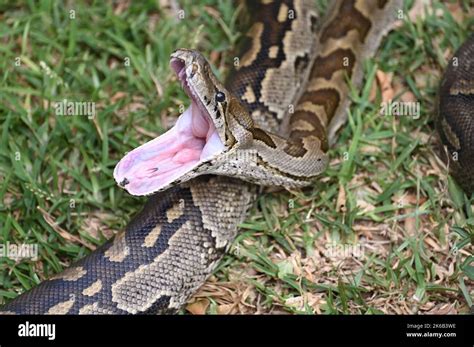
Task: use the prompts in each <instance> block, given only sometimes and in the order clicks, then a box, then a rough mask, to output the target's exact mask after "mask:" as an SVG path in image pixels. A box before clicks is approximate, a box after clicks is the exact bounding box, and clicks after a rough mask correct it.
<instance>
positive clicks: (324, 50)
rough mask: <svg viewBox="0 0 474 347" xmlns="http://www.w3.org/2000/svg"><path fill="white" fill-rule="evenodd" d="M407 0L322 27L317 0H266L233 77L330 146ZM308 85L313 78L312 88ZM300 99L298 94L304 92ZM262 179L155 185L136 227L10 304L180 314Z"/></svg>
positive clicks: (353, 10)
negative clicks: (160, 188) (365, 64)
mask: <svg viewBox="0 0 474 347" xmlns="http://www.w3.org/2000/svg"><path fill="white" fill-rule="evenodd" d="M400 8H401V1H398V0H397V1H383V0H379V1H376V0H373V1H355V0H354V1H349V0H348V1H337V2H335V3H334V4H333V5H332V6H331V9H330V10H329V11H328V15H327V17H326V18H327V19H326V20H325V21H324V24H323V25H322V26H321V28H320V31H319V34H318V35H317V34H316V31H317V28H318V17H317V15H316V12H315V10H314V7H313V3H312V1H268V0H267V1H262V2H261V3H259V4H258V6H257V7H256V8H255V9H253V10H252V14H253V18H254V21H253V25H252V27H251V28H250V30H249V32H248V34H247V36H246V39H245V40H244V41H243V42H244V43H243V51H242V52H243V53H242V54H240V55H239V57H240V63H239V64H238V66H237V67H235V69H234V70H233V71H232V72H231V74H230V77H229V78H228V80H227V83H226V85H227V87H228V88H229V90H230V91H231V92H232V93H233V94H234V95H235V96H237V97H238V98H239V99H240V100H241V101H242V103H243V104H244V105H245V106H246V107H247V109H248V111H249V112H250V114H251V116H252V118H253V119H254V121H255V123H256V124H258V126H259V127H260V128H262V129H265V130H269V131H276V130H277V128H278V127H279V125H280V124H281V123H282V128H281V129H282V130H281V133H282V134H285V136H287V137H288V138H290V139H292V140H293V141H294V143H295V144H296V145H295V146H294V147H289V148H288V149H287V150H288V152H289V153H291V155H293V156H295V157H298V156H300V155H302V153H301V152H300V151H299V148H301V146H298V145H297V144H298V141H300V139H301V138H302V137H306V136H316V137H318V139H320V141H321V142H322V143H323V144H324V149H325V150H327V148H328V147H329V145H330V144H331V143H332V142H333V141H334V137H335V136H334V135H335V133H336V131H337V129H338V128H339V127H341V126H342V125H343V124H344V122H345V118H346V108H347V105H348V103H349V99H348V87H347V81H346V78H349V79H350V80H351V82H352V83H353V84H354V85H356V86H357V85H359V84H360V82H361V80H362V65H361V62H362V61H363V60H364V59H365V58H367V57H370V56H371V55H373V54H374V52H375V51H376V49H377V47H378V45H379V43H380V40H381V38H382V36H383V35H384V34H385V33H386V32H387V31H388V30H389V29H390V28H391V24H392V23H393V22H394V21H395V19H396V15H397V13H396V11H397V10H399V9H400ZM305 86H306V88H305ZM298 99H299V100H300V101H299V102H298V103H297V102H296V101H297V100H298ZM256 191H257V186H255V185H252V184H249V183H245V182H243V181H240V180H238V179H233V178H229V177H222V176H202V177H198V178H196V179H193V180H192V181H189V182H187V183H185V184H182V185H180V186H176V187H173V188H171V189H169V190H167V191H165V192H161V193H158V194H156V195H154V196H152V197H151V198H150V199H149V201H148V202H147V203H146V205H145V207H144V209H143V210H142V211H141V212H140V213H139V214H138V215H137V216H136V217H135V218H134V219H133V220H132V221H131V222H130V223H129V225H128V226H127V228H126V230H125V231H123V232H122V233H119V234H118V235H117V236H116V237H115V239H114V240H113V241H110V242H108V243H106V244H105V245H103V246H102V247H100V248H99V249H97V250H96V251H94V252H93V253H91V254H90V255H88V256H87V257H85V258H84V259H82V260H80V261H79V262H77V263H75V264H73V265H71V267H69V268H68V269H66V270H65V271H64V272H62V273H60V274H58V275H56V276H54V277H52V278H50V279H49V280H47V281H44V282H42V283H41V284H40V285H38V286H37V287H35V288H33V289H32V290H30V291H29V292H27V293H25V294H23V295H21V296H19V297H17V298H16V299H14V300H13V301H11V302H10V303H8V304H7V305H5V306H4V307H3V308H2V311H3V313H11V314H143V313H171V312H175V311H176V310H177V309H179V308H180V307H182V305H183V304H184V303H185V302H186V300H187V299H188V298H189V297H190V296H191V295H192V294H193V293H194V292H195V291H196V290H197V289H198V288H199V286H201V285H202V284H203V283H204V281H205V280H206V278H207V277H208V276H209V275H210V274H211V273H212V271H213V269H214V268H215V267H216V265H217V264H218V262H219V260H220V259H221V257H222V255H223V254H224V252H225V250H226V249H227V248H228V246H229V245H230V243H231V242H232V240H233V239H234V237H235V235H236V233H237V226H238V224H239V223H240V222H242V221H243V219H244V218H245V216H246V213H247V210H248V208H249V207H250V206H251V205H252V204H253V202H254V200H255V198H256Z"/></svg>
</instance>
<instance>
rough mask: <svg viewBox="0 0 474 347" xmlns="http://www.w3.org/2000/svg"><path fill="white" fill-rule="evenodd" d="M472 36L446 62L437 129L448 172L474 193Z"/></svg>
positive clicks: (473, 60) (473, 68)
mask: <svg viewBox="0 0 474 347" xmlns="http://www.w3.org/2000/svg"><path fill="white" fill-rule="evenodd" d="M473 110H474V35H472V36H471V37H470V38H469V39H467V40H466V42H465V43H464V44H463V45H462V46H461V47H460V48H459V50H458V51H457V52H456V53H455V54H454V56H453V58H452V59H451V60H450V62H449V64H448V67H447V69H446V72H445V74H444V77H443V80H442V82H441V87H440V90H439V111H438V118H437V124H436V125H437V129H438V132H439V134H440V137H441V140H442V141H443V143H444V144H445V145H446V147H447V149H448V153H449V154H450V160H449V165H450V171H451V174H452V175H453V177H454V178H455V179H456V181H457V182H458V183H459V185H460V186H461V187H462V188H463V189H464V190H465V191H466V193H468V194H472V193H474V160H473V158H474V111H473Z"/></svg>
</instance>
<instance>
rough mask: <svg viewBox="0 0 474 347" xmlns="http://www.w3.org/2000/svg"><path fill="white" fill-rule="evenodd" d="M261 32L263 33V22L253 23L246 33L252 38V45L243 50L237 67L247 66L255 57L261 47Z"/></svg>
mask: <svg viewBox="0 0 474 347" xmlns="http://www.w3.org/2000/svg"><path fill="white" fill-rule="evenodd" d="M262 33H263V24H262V23H255V24H254V25H253V26H252V28H251V29H250V30H249V32H248V33H247V36H249V37H251V38H252V47H251V48H250V49H249V50H248V51H247V52H245V54H244V56H243V57H242V59H241V60H240V64H239V66H238V67H237V69H239V68H240V67H244V66H249V65H251V64H252V63H253V61H254V60H255V59H256V58H257V55H258V53H259V52H260V49H261V47H262V43H261V40H262Z"/></svg>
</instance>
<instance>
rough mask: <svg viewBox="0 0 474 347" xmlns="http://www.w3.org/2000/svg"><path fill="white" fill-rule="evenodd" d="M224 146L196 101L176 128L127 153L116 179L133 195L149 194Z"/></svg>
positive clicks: (166, 184) (164, 186)
mask: <svg viewBox="0 0 474 347" xmlns="http://www.w3.org/2000/svg"><path fill="white" fill-rule="evenodd" d="M223 149H224V145H223V144H222V142H221V140H220V139H219V136H218V134H217V131H216V129H215V127H214V124H213V123H212V122H211V121H210V120H209V119H208V117H206V116H205V115H203V114H202V111H201V109H200V108H199V107H198V105H197V104H196V102H194V101H193V102H192V103H191V106H190V107H189V108H188V109H187V110H186V111H185V112H184V113H183V114H182V115H181V116H180V117H179V118H178V120H177V122H176V125H175V126H174V127H173V128H171V129H170V130H168V131H167V132H166V133H164V134H163V135H161V136H159V137H157V138H155V139H154V140H151V141H149V142H147V143H145V144H144V145H142V146H140V147H138V148H135V149H134V150H132V151H131V152H129V153H128V154H126V155H125V156H124V157H123V158H122V159H121V160H120V162H119V163H118V164H117V166H116V167H115V170H114V179H115V181H116V182H117V183H118V184H119V185H120V186H121V187H123V188H125V189H126V190H127V191H128V192H129V193H130V194H132V195H149V194H152V193H155V192H157V191H160V190H163V189H166V188H168V187H169V186H170V184H172V183H173V182H175V181H176V180H179V179H180V178H182V177H183V176H185V175H186V174H189V173H190V172H191V171H192V170H193V169H195V168H196V167H197V166H199V165H200V164H201V163H203V162H205V161H207V160H209V159H210V158H212V157H213V156H215V155H216V154H218V153H220V152H222V150H223ZM189 178H191V177H189ZM189 178H188V179H189Z"/></svg>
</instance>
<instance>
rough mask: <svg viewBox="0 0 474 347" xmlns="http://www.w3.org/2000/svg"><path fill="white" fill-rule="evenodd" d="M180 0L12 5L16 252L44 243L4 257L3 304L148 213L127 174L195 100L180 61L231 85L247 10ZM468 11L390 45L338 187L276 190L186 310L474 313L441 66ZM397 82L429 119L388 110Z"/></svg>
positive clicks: (464, 27) (7, 100)
mask: <svg viewBox="0 0 474 347" xmlns="http://www.w3.org/2000/svg"><path fill="white" fill-rule="evenodd" d="M174 3H175V2H173V1H170V2H166V1H165V2H163V4H169V5H170V7H160V6H158V5H157V4H156V2H153V1H149V2H140V4H138V3H133V2H127V1H123V2H115V3H114V4H113V5H110V4H107V3H102V2H98V1H97V2H94V1H93V2H90V3H88V4H85V3H78V4H75V5H74V7H73V8H70V7H67V5H65V4H64V3H61V2H54V1H44V2H41V3H35V2H30V1H25V2H19V3H17V4H15V5H10V4H6V3H0V40H1V42H2V45H0V52H1V55H2V58H3V59H1V60H0V71H1V73H0V76H1V82H0V101H1V102H0V110H1V111H0V120H1V124H2V127H1V131H0V180H1V182H2V184H1V186H0V197H1V199H0V201H1V204H0V243H6V242H10V243H12V244H21V243H36V244H38V245H39V259H38V261H31V260H22V261H14V260H12V259H8V258H0V304H1V303H2V302H5V301H7V300H9V299H11V298H13V297H15V296H16V295H17V293H20V292H22V291H24V290H25V289H29V288H31V287H32V286H34V285H36V284H38V283H39V282H40V281H42V280H44V279H45V278H47V277H49V276H51V275H52V274H54V273H57V272H59V271H61V270H62V269H63V268H65V267H66V266H68V264H70V263H71V262H73V261H75V260H78V259H80V258H82V257H83V256H84V255H86V254H87V253H88V252H90V251H91V250H92V249H94V248H95V247H96V246H97V245H99V244H101V243H103V242H104V240H105V239H106V238H108V237H110V236H111V235H112V234H113V231H116V230H121V229H123V227H124V226H125V225H126V224H127V222H128V221H129V220H130V218H131V217H132V216H133V215H134V214H135V213H136V212H137V211H138V210H139V209H140V207H141V206H142V205H143V203H144V199H140V198H132V197H130V196H128V195H127V194H126V193H125V192H124V191H123V190H121V189H118V188H117V187H116V186H115V183H114V181H113V179H112V170H113V168H114V166H115V164H116V162H117V161H118V160H119V159H120V158H121V157H122V155H123V154H124V153H125V152H126V151H128V150H130V149H131V148H134V147H136V146H138V145H140V144H141V143H144V142H145V141H147V140H149V139H150V138H153V137H154V136H156V134H157V133H160V132H162V131H164V130H165V129H166V128H167V127H169V126H170V124H171V122H172V121H173V119H175V118H176V116H177V115H178V114H179V108H180V106H181V105H183V104H184V105H186V104H187V97H186V96H185V95H184V93H183V91H182V90H181V88H180V87H179V86H178V84H177V83H175V82H174V77H173V76H172V75H173V74H172V73H171V71H170V70H169V68H168V60H169V54H170V53H171V52H172V51H173V50H174V49H175V48H177V47H192V48H198V49H199V50H201V51H202V52H203V53H204V54H205V55H206V56H208V57H210V59H211V62H212V64H213V65H214V67H216V68H217V69H218V71H219V73H220V74H221V75H222V76H224V75H225V72H226V67H227V66H229V64H228V62H229V61H230V60H231V57H230V56H229V55H228V54H227V53H226V52H229V51H230V49H231V48H232V47H233V46H234V44H235V42H236V40H237V39H238V37H239V35H240V33H239V31H238V27H237V23H238V21H237V18H238V13H239V11H238V10H237V11H236V8H234V6H233V5H232V3H231V2H226V1H210V0H209V1H201V2H200V3H199V4H196V3H192V2H191V1H184V2H180V5H182V6H183V7H182V8H183V9H184V19H180V18H179V15H180V14H181V15H182V14H183V13H182V12H177V11H176V9H174V8H173V4H174ZM447 6H449V10H448V8H447ZM464 6H466V7H465V8H464V12H466V8H467V2H465V4H464ZM323 7H324V6H323ZM71 10H73V11H74V12H70V11H71ZM450 10H451V11H452V13H453V14H454V16H455V17H456V18H454V17H453V15H452V14H450ZM462 12H463V9H461V8H459V7H456V5H450V4H448V5H446V4H442V3H440V2H438V1H433V6H432V9H430V10H429V11H428V13H424V11H421V12H420V14H423V13H424V15H423V17H421V18H418V19H415V18H410V19H407V20H405V21H404V22H403V24H401V26H400V27H399V28H397V30H396V31H394V32H392V33H391V34H390V35H389V36H388V37H387V39H386V40H385V43H384V45H383V46H382V48H381V50H380V52H379V54H378V56H377V58H376V59H374V60H371V61H368V62H367V63H366V64H365V70H366V76H367V78H366V81H365V84H364V86H363V87H362V88H361V89H355V88H354V89H353V91H352V95H351V96H352V99H353V101H354V102H353V105H352V106H351V108H350V112H349V116H350V120H349V122H348V124H347V126H346V127H345V128H344V129H343V131H342V132H341V133H340V134H339V137H338V141H337V143H336V145H335V146H334V147H333V148H332V149H331V151H330V156H331V158H332V161H331V165H330V167H329V169H328V170H327V171H326V174H325V175H324V177H323V178H322V179H321V180H320V181H318V182H317V183H316V184H315V185H314V187H311V188H310V189H305V190H302V191H294V192H278V193H275V192H267V193H263V194H262V195H261V196H260V197H259V199H258V202H257V204H256V206H255V207H254V209H253V210H252V212H251V214H250V216H249V217H248V219H247V220H246V221H245V222H244V223H243V224H242V226H241V230H242V231H241V233H240V234H239V235H238V237H237V239H236V240H235V242H234V244H233V246H232V248H231V250H230V252H229V254H227V255H226V256H225V257H224V259H223V261H222V262H221V264H220V266H219V268H218V270H217V271H216V272H215V274H214V275H213V276H212V277H211V279H210V280H209V281H208V282H207V283H206V284H205V285H204V286H203V287H202V288H201V290H200V291H199V292H198V293H197V294H196V296H195V297H194V298H193V299H192V300H191V303H190V304H189V305H188V307H187V309H188V311H190V312H193V313H202V312H207V313H237V312H238V313H254V312H259V313H268V312H272V313H288V312H291V313H327V314H341V313H360V314H377V313H426V312H431V313H436V312H439V313H444V312H468V310H469V307H470V306H471V305H472V300H473V299H472V297H473V294H474V288H473V285H472V284H473V282H472V281H473V278H474V276H473V272H474V271H473V269H474V268H473V265H474V264H472V262H473V261H474V258H473V256H472V249H473V248H472V240H473V237H474V236H473V231H474V218H473V210H472V206H473V201H474V200H473V199H472V198H471V199H469V198H468V197H466V196H465V195H464V194H463V193H462V192H461V191H460V190H459V188H458V187H457V186H456V184H455V183H454V182H453V181H452V180H450V179H448V178H447V169H446V167H445V166H444V165H443V164H442V163H441V162H440V161H439V160H437V159H436V151H437V148H436V144H437V140H436V137H435V136H434V135H435V134H434V131H433V129H432V115H433V113H434V111H435V106H436V104H435V100H436V91H437V85H438V82H439V78H440V75H441V71H442V70H443V68H444V67H445V66H446V63H447V60H448V59H449V57H450V56H451V55H452V53H453V52H454V50H455V48H456V47H458V46H459V45H460V43H461V42H462V41H463V40H464V39H465V38H466V37H467V34H468V33H469V32H472V29H473V26H474V21H473V20H472V16H471V19H469V16H467V15H465V16H462V15H461V13H462ZM407 13H408V11H407ZM71 16H74V18H71ZM18 58H19V60H18ZM17 62H20V64H19V66H17V65H16V64H15V63H17ZM381 80H385V81H388V83H389V87H390V89H391V90H392V92H393V94H394V97H398V98H401V100H416V101H419V102H420V105H421V110H420V111H421V112H420V117H419V118H418V119H414V118H409V117H394V116H381V115H380V114H379V110H380V107H379V105H380V103H381V102H382V101H384V97H385V96H384V94H383V93H382V91H381V88H380V81H381ZM376 81H378V82H379V83H378V84H377V83H376ZM63 99H68V100H74V101H93V102H96V107H97V110H98V115H97V116H96V117H94V118H92V119H88V118H87V117H85V116H70V117H56V116H54V109H53V106H52V105H53V102H56V101H60V100H63Z"/></svg>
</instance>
